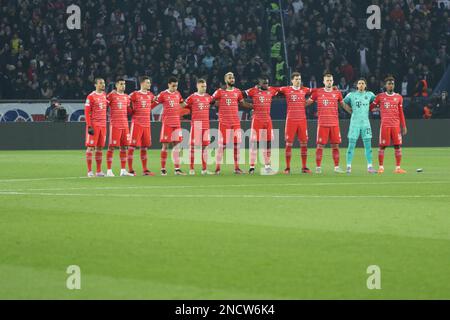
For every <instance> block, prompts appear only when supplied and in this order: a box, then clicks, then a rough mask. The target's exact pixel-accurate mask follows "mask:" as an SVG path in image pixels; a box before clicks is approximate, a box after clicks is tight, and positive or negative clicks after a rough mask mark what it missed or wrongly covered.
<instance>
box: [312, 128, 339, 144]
mask: <svg viewBox="0 0 450 320" xmlns="http://www.w3.org/2000/svg"><path fill="white" fill-rule="evenodd" d="M328 140H329V141H330V143H331V144H340V143H341V142H342V140H341V130H340V129H339V126H335V127H323V126H320V125H319V126H318V127H317V144H322V145H325V144H328Z"/></svg>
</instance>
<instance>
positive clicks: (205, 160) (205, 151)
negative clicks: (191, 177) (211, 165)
mask: <svg viewBox="0 0 450 320" xmlns="http://www.w3.org/2000/svg"><path fill="white" fill-rule="evenodd" d="M207 166H208V149H207V148H206V147H202V170H206V168H207Z"/></svg>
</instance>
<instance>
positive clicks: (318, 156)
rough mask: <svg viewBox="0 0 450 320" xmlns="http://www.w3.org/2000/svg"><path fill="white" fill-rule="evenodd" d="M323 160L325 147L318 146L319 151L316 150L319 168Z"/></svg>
mask: <svg viewBox="0 0 450 320" xmlns="http://www.w3.org/2000/svg"><path fill="white" fill-rule="evenodd" d="M322 158H323V147H322V146H317V149H316V165H317V167H321V166H322Z"/></svg>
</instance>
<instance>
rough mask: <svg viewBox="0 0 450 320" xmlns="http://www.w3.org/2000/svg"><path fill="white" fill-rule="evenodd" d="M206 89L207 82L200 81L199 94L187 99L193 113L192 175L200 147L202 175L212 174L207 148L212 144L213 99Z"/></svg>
mask: <svg viewBox="0 0 450 320" xmlns="http://www.w3.org/2000/svg"><path fill="white" fill-rule="evenodd" d="M206 88H207V84H206V80H205V79H198V80H197V92H196V93H194V94H192V95H190V96H189V97H188V98H187V99H186V108H187V109H189V110H190V111H191V136H190V151H191V154H190V156H191V157H190V170H189V174H190V175H195V169H194V160H195V150H196V149H197V148H198V147H201V149H202V175H207V174H210V173H209V172H208V170H207V164H208V150H207V147H208V145H209V144H210V143H211V138H210V135H209V109H210V104H211V101H212V97H211V96H210V95H209V94H207V93H206Z"/></svg>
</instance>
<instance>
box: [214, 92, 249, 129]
mask: <svg viewBox="0 0 450 320" xmlns="http://www.w3.org/2000/svg"><path fill="white" fill-rule="evenodd" d="M212 97H213V99H214V100H216V101H218V102H219V122H220V123H222V124H224V125H239V124H240V123H241V121H240V119H239V102H241V101H242V100H244V96H243V95H242V92H241V90H239V89H237V88H233V90H224V89H218V90H217V91H216V92H214V94H213V95H212Z"/></svg>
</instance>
